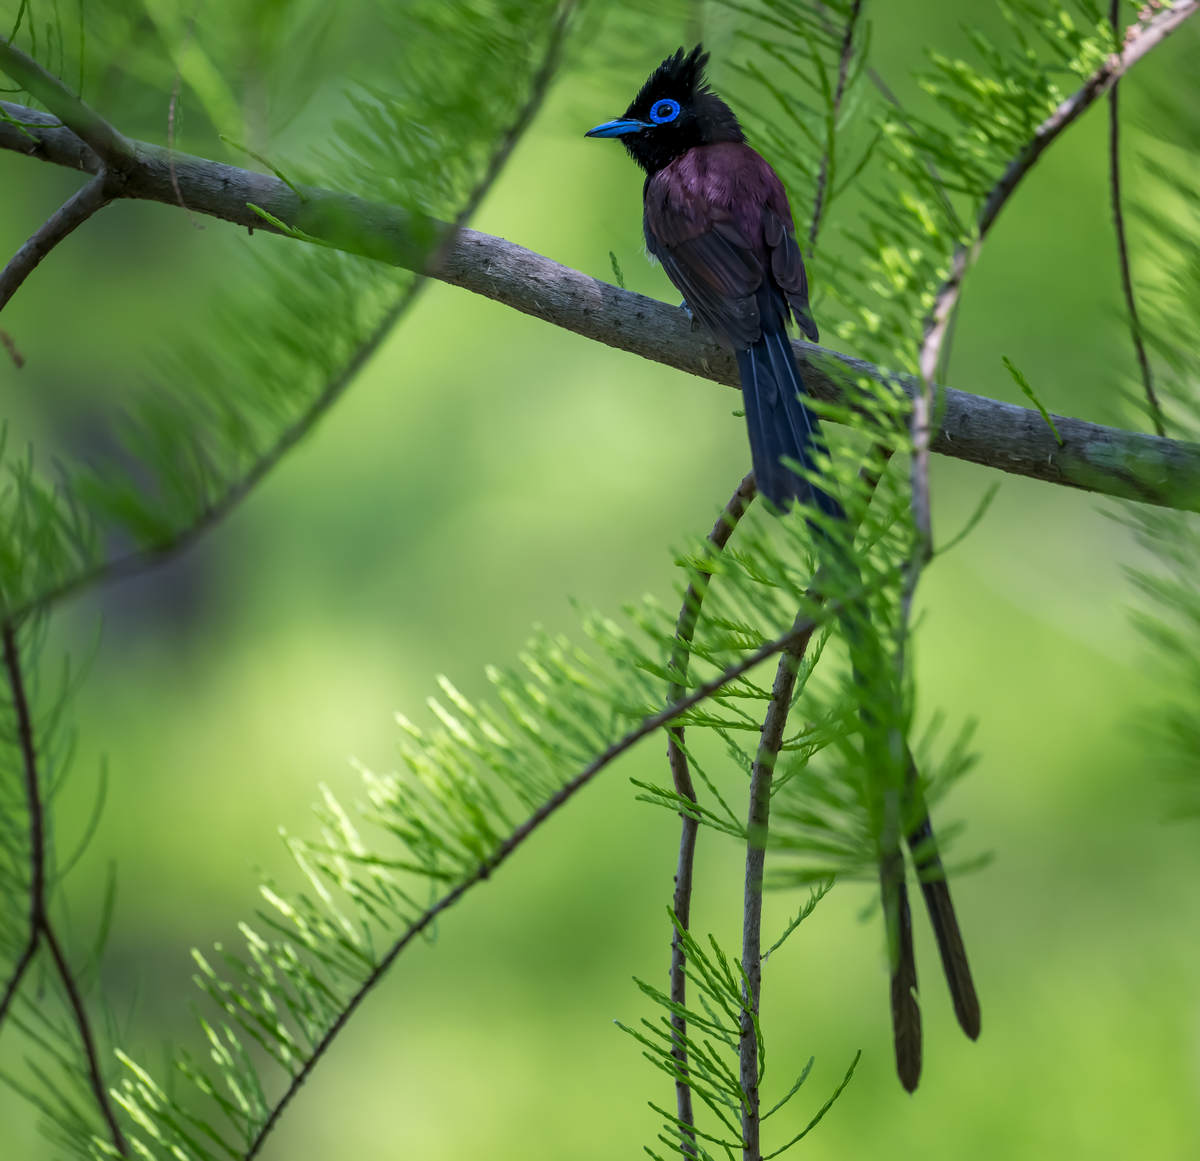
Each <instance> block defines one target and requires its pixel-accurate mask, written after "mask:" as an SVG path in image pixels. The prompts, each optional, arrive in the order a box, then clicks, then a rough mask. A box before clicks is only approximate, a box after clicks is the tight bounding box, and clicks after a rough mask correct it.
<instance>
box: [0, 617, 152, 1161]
mask: <svg viewBox="0 0 1200 1161" xmlns="http://www.w3.org/2000/svg"><path fill="white" fill-rule="evenodd" d="M0 639H2V641H3V654H4V669H5V672H6V675H7V677H8V684H9V688H10V690H11V691H12V703H13V714H14V717H15V718H16V724H17V743H18V747H19V749H20V751H21V764H22V768H23V770H24V773H25V796H26V802H27V807H28V810H29V845H30V858H29V864H30V876H29V925H30V933H29V942H28V943H27V945H26V948H25V951H24V952H23V953H22V956H21V959H20V961H19V963H18V965H17V970H16V972H15V973H14V975H13V977H12V979H10V981H9V983H8V985H7V987H6V988H5V993H4V1000H3V1002H2V1003H0V1020H2V1019H3V1017H4V1014H5V1012H6V1011H7V1009H8V1006H9V1004H10V1003H11V1002H12V999H13V997H14V996H15V995H16V991H17V986H18V985H19V983H20V981H21V977H22V976H23V975H24V974H25V970H26V968H28V966H29V963H30V961H31V960H32V959H33V956H34V953H35V952H36V951H37V948H38V945H39V943H41V942H45V944H46V946H47V947H48V948H49V949H50V954H51V956H52V957H53V959H54V964H55V967H56V969H57V971H58V976H59V979H60V980H61V981H62V985H63V989H64V991H65V992H66V994H67V1000H68V1002H69V1003H70V1005H71V1010H72V1012H73V1013H74V1017H75V1027H76V1029H77V1030H78V1032H79V1039H80V1042H81V1044H82V1046H83V1050H84V1055H85V1056H86V1058H87V1071H88V1080H89V1083H90V1085H91V1089H92V1095H93V1096H94V1097H95V1100H96V1106H97V1107H98V1108H99V1110H100V1113H101V1115H102V1116H103V1117H104V1120H105V1122H106V1124H107V1125H108V1132H109V1136H110V1138H111V1140H112V1144H113V1148H114V1149H115V1150H116V1152H117V1153H118V1154H120V1156H122V1157H128V1156H129V1147H128V1144H127V1143H126V1140H125V1135H124V1134H123V1133H122V1132H121V1126H120V1125H118V1124H117V1119H116V1114H115V1113H114V1111H113V1107H112V1102H111V1101H110V1100H109V1097H108V1092H107V1090H106V1089H105V1087H104V1074H103V1072H102V1071H101V1068H100V1062H99V1059H98V1057H97V1055H96V1041H95V1037H94V1036H93V1035H92V1026H91V1022H90V1021H89V1019H88V1014H87V1009H86V1008H85V1007H84V1004H83V997H82V996H81V995H80V992H79V987H78V985H77V984H76V982H75V976H74V974H73V973H72V971H71V967H70V965H69V964H68V963H67V958H66V956H65V955H64V953H63V950H62V946H61V945H60V944H59V941H58V936H57V935H56V934H55V931H54V926H53V924H52V923H51V922H50V915H49V912H48V910H47V907H46V817H45V811H44V807H43V803H42V792H41V785H40V782H39V778H38V759H37V747H36V743H35V739H34V725H33V713H32V711H31V709H30V705H29V698H28V695H27V694H26V691H25V676H24V670H23V668H22V665H21V652H20V646H19V644H18V642H17V629H16V622H15V621H13V620H12V619H11V618H9V619H7V620H5V621H4V623H3V626H0Z"/></svg>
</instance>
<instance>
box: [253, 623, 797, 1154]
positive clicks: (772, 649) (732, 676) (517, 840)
mask: <svg viewBox="0 0 1200 1161" xmlns="http://www.w3.org/2000/svg"><path fill="white" fill-rule="evenodd" d="M818 623H819V622H818V621H817V620H816V619H815V618H808V619H805V620H800V621H797V622H796V623H795V624H793V625H792V627H791V628H790V629H788V631H787V632H786V633H784V634H782V635H781V636H779V637H776V638H774V639H773V640H771V641H767V642H766V643H765V644H763V645H760V646H759V647H758V648H757V649H755V650H754V652H753V653H750V654H748V655H747V656H746V657H744V658H743V659H742V660H741V661H739V662H738V663H737V664H736V665H732V666H730V667H729V668H728V669H726V670H724V671H723V672H722V673H720V674H718V675H717V676H716V677H714V678H712V679H711V680H710V681H706V682H704V683H703V684H702V685H698V686H697V687H696V688H695V689H693V690H692V691H691V693H689V694H688V695H687V696H686V697H684V698H681V699H680V700H679V701H676V702H672V703H671V704H670V705H668V706H666V707H665V708H664V709H661V710H659V711H658V713H655V714H651V715H650V716H649V717H647V718H643V719H642V721H641V722H640V723H639V724H638V725H637V726H635V727H634V728H633V729H632V730H630V731H629V732H628V733H627V734H625V735H624V736H623V737H621V738H619V739H618V740H617V741H616V742H614V743H613V744H612V745H611V746H609V747H608V749H607V750H605V751H604V752H603V753H602V754H600V755H599V756H598V757H596V758H594V759H593V760H592V761H591V762H589V763H588V764H587V765H586V766H585V767H584V768H583V769H582V770H581V771H580V772H579V773H578V774H576V775H575V777H574V778H572V779H571V780H570V781H569V782H567V783H565V784H564V785H563V786H562V787H561V789H559V790H558V791H556V792H555V793H554V794H553V795H552V796H551V797H550V798H548V799H547V800H546V801H545V802H544V803H543V804H542V805H541V806H539V807H538V809H537V810H535V811H534V812H533V813H532V814H531V815H530V816H529V817H528V818H527V819H526V820H525V821H524V822H523V823H521V825H520V826H518V827H517V828H516V829H515V830H514V831H513V832H512V833H511V834H510V835H509V836H508V838H506V839H505V840H504V841H503V842H502V843H500V845H499V846H498V847H497V848H496V849H495V851H494V852H493V853H492V854H491V855H490V856H489V857H488V858H486V859H485V860H483V861H482V862H481V863H480V864H479V866H478V867H477V868H476V869H475V870H474V871H473V872H472V873H471V874H470V875H469V876H468V877H467V878H466V879H464V880H463V881H462V882H461V883H459V884H458V886H457V887H455V888H454V889H453V890H451V891H448V892H447V893H446V894H445V895H443V896H442V897H441V898H440V899H439V900H438V901H437V902H436V903H434V904H433V905H432V906H431V907H429V908H428V909H426V910H425V911H424V912H422V913H421V915H420V917H419V918H418V919H416V920H415V921H414V922H413V923H412V924H411V925H410V926H409V928H408V929H407V930H406V931H405V933H404V934H403V935H402V936H401V937H400V938H399V939H397V940H396V942H395V943H393V944H392V946H391V947H390V948H389V949H388V951H387V954H386V955H384V957H383V958H382V959H381V960H380V961H379V963H378V964H377V965H376V966H375V968H374V969H373V970H372V972H371V974H370V975H369V976H368V977H367V978H366V979H365V980H364V981H363V983H362V984H361V985H360V986H359V988H358V990H357V991H355V993H354V995H353V996H351V997H350V999H349V1000H348V1001H347V1003H346V1006H345V1007H344V1008H343V1009H342V1011H341V1013H340V1014H339V1016H338V1018H337V1019H336V1020H335V1021H334V1022H333V1024H332V1025H331V1026H330V1028H329V1030H328V1031H327V1032H326V1033H325V1035H324V1036H322V1037H321V1040H320V1043H318V1044H317V1046H316V1047H315V1048H314V1049H313V1051H312V1055H311V1056H310V1057H309V1058H308V1059H307V1060H306V1061H305V1063H304V1066H303V1067H302V1068H301V1069H300V1070H299V1072H297V1073H296V1075H295V1076H294V1077H293V1078H292V1081H291V1083H290V1084H289V1085H288V1087H287V1090H286V1091H285V1092H284V1093H283V1095H282V1096H281V1097H280V1098H279V1100H278V1101H277V1102H276V1103H275V1105H274V1107H273V1108H272V1109H271V1113H270V1115H269V1116H268V1118H267V1120H266V1122H265V1123H264V1124H263V1127H262V1128H261V1129H260V1130H259V1131H258V1133H257V1134H256V1136H255V1138H254V1140H253V1141H252V1142H251V1145H250V1148H249V1149H248V1151H247V1152H246V1153H245V1154H244V1161H251V1158H253V1157H255V1156H257V1155H258V1153H259V1150H260V1149H261V1148H262V1146H263V1143H264V1142H265V1140H266V1138H267V1137H268V1136H269V1134H270V1132H271V1130H272V1129H273V1128H274V1127H275V1124H276V1123H277V1122H278V1120H279V1117H280V1116H281V1115H282V1113H283V1111H284V1109H285V1108H286V1107H287V1106H288V1104H289V1103H290V1102H291V1100H292V1098H293V1097H294V1096H295V1095H296V1093H297V1092H298V1091H299V1090H300V1088H301V1087H302V1086H303V1084H304V1082H305V1081H306V1080H307V1079H308V1077H309V1075H310V1073H311V1072H312V1071H313V1069H314V1068H315V1067H316V1065H317V1063H318V1062H319V1061H320V1059H321V1058H322V1057H323V1056H324V1055H325V1053H326V1051H328V1049H329V1046H330V1045H331V1044H332V1043H333V1041H334V1039H335V1038H336V1037H337V1034H338V1033H339V1032H340V1031H341V1030H342V1028H344V1027H345V1026H346V1024H347V1022H348V1021H349V1020H350V1017H351V1016H352V1015H353V1014H354V1012H355V1011H356V1010H357V1008H358V1006H359V1005H360V1004H361V1003H362V1002H363V1000H364V999H366V997H367V995H368V993H369V992H370V991H371V990H372V989H373V988H374V987H375V985H376V984H378V983H379V981H380V980H381V979H382V978H383V976H384V974H385V973H386V972H387V970H388V968H389V967H391V965H392V963H393V962H394V961H395V959H396V957H397V956H398V955H399V954H400V953H401V952H402V951H403V950H404V949H405V948H406V947H407V946H408V945H409V944H410V943H412V941H413V940H414V939H416V938H417V937H418V936H419V935H420V934H421V933H422V932H423V931H424V930H425V929H426V928H428V927H429V925H430V924H431V923H433V922H434V920H436V919H437V918H438V916H440V915H441V914H442V913H443V912H444V911H447V910H449V909H450V908H451V907H453V906H454V904H455V903H457V902H458V901H459V899H461V898H462V897H463V896H464V895H465V894H466V893H467V892H468V891H469V890H470V889H471V888H472V887H474V886H475V885H476V884H478V883H482V882H483V881H484V880H485V879H488V878H490V877H491V875H492V873H493V872H494V871H495V870H496V869H497V868H498V867H499V866H500V865H501V864H502V863H504V862H506V861H507V860H508V858H509V857H510V856H511V855H512V854H513V852H515V851H516V850H517V848H518V847H520V846H521V844H522V843H524V842H525V840H526V839H527V838H529V836H530V835H532V834H533V832H534V831H536V830H537V829H538V828H539V827H540V826H541V825H542V823H544V822H545V821H546V820H547V819H548V818H550V817H551V816H552V815H554V814H556V813H557V812H558V811H559V810H560V809H561V808H562V807H563V806H565V805H566V804H567V803H568V802H569V801H570V800H571V799H572V798H573V797H574V796H575V795H576V794H577V793H578V792H579V791H580V790H582V789H583V788H584V787H585V786H586V785H587V784H588V783H589V782H591V780H592V779H593V778H595V776H596V775H597V774H599V773H600V771H601V770H603V769H604V768H605V767H606V766H608V765H610V764H611V763H612V762H614V761H615V760H616V759H617V758H619V757H620V756H621V755H622V754H624V753H625V752H626V751H627V750H629V749H631V748H632V747H633V746H634V745H636V744H637V743H638V742H640V741H641V740H642V739H643V738H645V737H648V736H649V735H650V734H653V733H656V732H657V731H658V730H661V729H662V728H663V727H664V726H669V725H670V724H671V723H672V722H673V721H675V720H676V719H677V718H678V717H679V716H680V715H681V714H684V713H686V712H687V711H688V710H689V709H691V708H692V707H693V706H696V705H699V704H700V703H701V702H702V701H706V700H707V699H708V698H710V697H712V696H713V694H715V693H719V692H720V691H721V690H722V689H724V688H725V686H727V685H728V684H729V683H730V682H732V681H736V680H737V678H739V677H741V676H742V675H743V674H744V673H749V672H750V670H752V669H753V668H754V667H755V666H757V665H759V664H761V663H762V662H763V661H765V660H767V658H769V657H773V656H775V654H777V653H780V652H782V651H783V650H785V649H801V650H802V649H803V648H804V647H805V646H806V645H807V642H808V640H809V638H811V636H812V634H813V633H814V631H815V630H816V628H817V625H818Z"/></svg>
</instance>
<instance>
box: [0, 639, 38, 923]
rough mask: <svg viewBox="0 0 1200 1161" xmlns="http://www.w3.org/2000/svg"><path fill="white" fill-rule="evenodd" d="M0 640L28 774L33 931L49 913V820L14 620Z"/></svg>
mask: <svg viewBox="0 0 1200 1161" xmlns="http://www.w3.org/2000/svg"><path fill="white" fill-rule="evenodd" d="M0 639H2V640H3V652H4V671H5V674H6V676H7V678H8V687H9V689H10V691H11V692H12V705H13V717H14V718H15V720H16V726H17V746H18V748H19V749H20V751H21V769H22V771H23V772H24V775H25V804H26V809H27V810H28V811H29V926H30V929H31V930H32V929H33V928H36V927H38V926H39V925H40V924H41V922H42V920H43V919H44V918H45V914H46V818H45V813H44V811H43V808H42V789H41V786H40V785H39V783H38V762H37V749H36V747H35V745H34V738H33V713H32V711H31V710H30V708H29V698H28V696H27V695H26V692H25V677H24V671H23V669H22V667H21V649H20V645H19V644H18V642H17V629H16V622H15V621H13V620H11V619H9V620H6V621H5V622H4V624H3V626H2V627H0Z"/></svg>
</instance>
